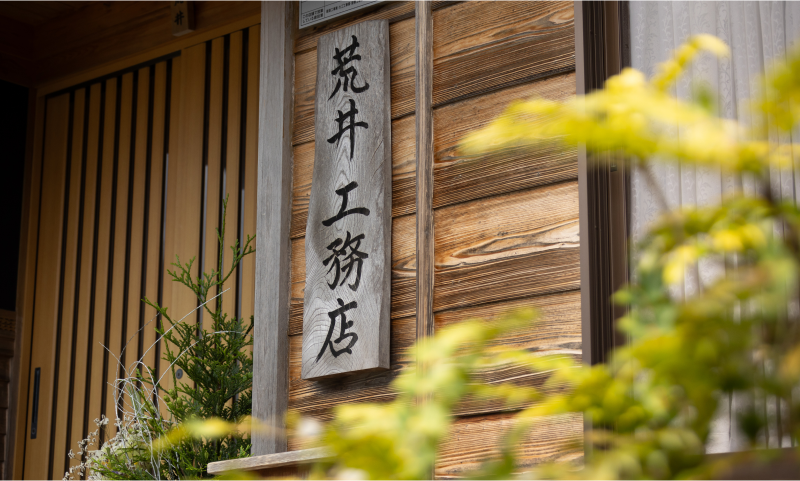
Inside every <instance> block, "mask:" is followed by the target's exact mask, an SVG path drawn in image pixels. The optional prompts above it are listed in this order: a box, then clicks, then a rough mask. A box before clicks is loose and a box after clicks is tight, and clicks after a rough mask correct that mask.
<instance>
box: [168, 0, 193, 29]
mask: <svg viewBox="0 0 800 481" xmlns="http://www.w3.org/2000/svg"><path fill="white" fill-rule="evenodd" d="M169 12H170V13H169V19H170V24H171V25H172V35H174V36H176V37H180V36H181V35H184V34H187V33H189V32H193V31H194V2H188V1H187V2H184V1H171V2H169Z"/></svg>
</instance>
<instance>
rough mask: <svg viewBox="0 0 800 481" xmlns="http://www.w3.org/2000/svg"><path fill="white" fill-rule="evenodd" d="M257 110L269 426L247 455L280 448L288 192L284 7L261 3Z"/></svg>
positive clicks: (287, 24)
mask: <svg viewBox="0 0 800 481" xmlns="http://www.w3.org/2000/svg"><path fill="white" fill-rule="evenodd" d="M261 13H262V19H261V32H262V34H261V69H260V72H261V73H260V96H259V109H258V112H259V114H258V119H259V122H258V131H259V135H258V194H257V209H258V210H257V212H258V224H257V237H256V288H255V292H256V299H255V328H254V332H253V338H254V347H253V363H254V370H255V372H257V373H258V375H257V376H254V378H253V415H254V416H255V417H257V418H259V419H261V420H262V421H265V422H266V423H268V424H269V425H271V426H273V427H274V428H275V429H274V430H273V431H272V432H270V433H262V434H259V435H256V436H253V447H252V454H253V455H256V456H258V455H262V454H272V453H276V452H282V451H285V450H286V438H285V437H284V436H283V435H282V431H283V418H284V416H285V413H286V402H287V401H286V400H287V391H288V385H287V384H288V377H289V376H288V353H287V345H286V344H287V343H286V337H287V335H288V326H289V255H290V254H289V252H290V251H289V248H290V245H289V220H290V218H291V189H292V145H291V132H290V131H291V127H292V83H293V81H292V77H293V75H292V74H293V72H292V68H291V64H292V59H293V55H292V38H293V28H292V27H293V22H295V21H296V14H295V11H294V5H293V4H292V3H291V2H263V3H262V9H261Z"/></svg>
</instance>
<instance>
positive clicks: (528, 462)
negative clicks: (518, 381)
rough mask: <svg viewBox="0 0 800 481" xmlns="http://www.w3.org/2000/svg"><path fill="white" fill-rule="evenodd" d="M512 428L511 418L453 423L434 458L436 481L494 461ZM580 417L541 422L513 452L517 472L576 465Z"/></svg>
mask: <svg viewBox="0 0 800 481" xmlns="http://www.w3.org/2000/svg"><path fill="white" fill-rule="evenodd" d="M513 425H514V415H512V414H492V415H486V416H476V417H470V418H465V419H459V420H457V421H456V422H455V423H454V425H453V428H452V429H451V431H450V435H449V436H448V438H447V439H446V440H445V441H444V442H443V443H442V444H441V445H440V447H439V452H438V453H437V458H436V469H435V473H434V476H435V478H436V479H458V478H463V477H466V476H468V475H470V473H474V472H475V471H476V470H478V469H480V467H481V464H482V463H484V462H486V461H489V460H492V459H497V458H498V456H499V447H500V443H501V442H502V439H503V436H504V435H505V434H506V433H507V432H508V430H509V429H510V428H511V427H513ZM582 436H583V417H582V416H581V415H580V414H566V415H560V416H552V417H546V418H542V419H541V421H540V422H539V423H538V424H537V425H536V426H535V427H534V428H533V429H532V430H531V431H530V432H529V434H528V435H527V436H526V437H525V438H524V440H523V441H522V443H521V444H520V446H519V450H518V451H517V456H518V457H517V463H518V464H517V466H518V472H520V473H522V472H525V471H528V470H530V469H531V468H533V467H535V466H537V465H539V464H542V463H544V462H579V461H580V460H581V459H582V458H583V447H582V445H580V444H577V443H578V442H579V441H580V438H581V437H582Z"/></svg>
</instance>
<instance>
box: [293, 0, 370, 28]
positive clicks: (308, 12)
mask: <svg viewBox="0 0 800 481" xmlns="http://www.w3.org/2000/svg"><path fill="white" fill-rule="evenodd" d="M382 1H383V0H361V1H357V0H350V1H344V2H341V1H340V2H325V1H323V2H320V1H314V2H311V1H305V0H300V28H305V27H310V26H311V25H314V24H317V23H320V22H324V21H326V20H330V19H332V18H336V17H339V16H341V15H344V14H346V13H350V12H355V11H356V10H361V9H362V8H366V7H369V6H371V5H375V4H376V3H381V2H382Z"/></svg>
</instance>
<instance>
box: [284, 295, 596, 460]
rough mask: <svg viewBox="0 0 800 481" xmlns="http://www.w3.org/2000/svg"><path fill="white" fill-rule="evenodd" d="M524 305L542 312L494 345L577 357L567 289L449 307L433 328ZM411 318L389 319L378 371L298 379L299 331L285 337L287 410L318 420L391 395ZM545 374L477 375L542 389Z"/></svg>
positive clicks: (483, 408)
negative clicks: (387, 348) (384, 366)
mask: <svg viewBox="0 0 800 481" xmlns="http://www.w3.org/2000/svg"><path fill="white" fill-rule="evenodd" d="M525 307H536V308H537V309H539V311H540V313H541V317H540V318H539V320H538V321H537V323H536V325H535V328H534V329H521V330H519V331H514V332H510V333H508V334H507V335H506V336H504V337H502V338H500V339H498V341H497V345H499V346H506V347H508V348H509V349H529V350H533V351H537V352H540V353H541V354H542V355H545V354H548V355H550V354H563V355H566V356H570V357H572V358H573V359H575V360H577V361H580V348H581V331H580V293H579V292H578V291H571V292H566V293H561V294H556V295H551V296H541V297H535V298H525V299H517V300H514V301H510V302H500V303H494V304H484V305H481V306H476V307H470V308H465V309H454V310H450V311H444V312H441V313H437V314H436V315H435V316H434V319H435V322H436V330H437V331H438V330H440V329H442V328H444V327H446V326H449V325H452V324H455V323H458V322H461V321H464V320H467V319H475V318H479V319H485V320H486V322H492V321H493V319H495V318H497V317H498V316H501V315H503V314H504V313H506V312H510V311H513V310H515V309H520V308H525ZM415 326H416V321H415V318H413V317H406V318H401V319H395V320H393V322H392V351H391V370H390V371H388V372H383V373H368V374H363V375H358V374H357V375H353V376H348V377H346V378H343V379H339V380H326V381H303V380H302V379H300V364H301V358H300V356H301V351H300V350H301V345H302V336H301V335H300V334H301V333H297V334H295V335H292V336H290V337H289V378H290V379H289V409H292V410H295V411H297V412H299V413H301V414H302V415H304V416H312V417H314V418H316V419H319V420H323V421H324V420H328V419H330V418H331V409H332V408H333V407H334V406H336V405H339V404H343V403H351V402H383V401H390V400H392V399H393V398H394V393H393V392H392V390H391V387H390V383H391V382H392V380H394V378H395V377H396V376H397V375H398V374H399V373H400V372H401V371H402V370H404V369H406V368H407V367H408V366H409V365H410V364H409V363H410V362H411V361H412V360H413V359H411V358H410V356H409V355H408V353H407V349H408V348H409V347H411V346H412V345H413V343H414V340H415V337H416V328H415ZM548 377H549V374H546V373H545V374H533V373H530V372H528V371H525V370H524V369H522V368H514V369H510V368H507V367H502V366H501V367H497V368H492V369H487V370H486V371H483V372H481V373H479V378H480V379H483V380H485V381H487V382H495V383H499V382H513V383H515V384H517V385H524V386H531V387H542V386H543V384H544V381H545V380H547V378H548ZM560 389H561V387H560V386H549V387H547V388H546V390H545V392H548V393H552V392H557V391H559V390H560ZM520 407H523V406H522V405H515V406H505V405H502V404H501V403H498V402H486V401H478V400H475V399H465V400H464V401H463V402H461V403H460V404H459V405H457V406H456V408H455V409H454V414H456V415H458V416H465V415H476V414H487V413H492V412H497V411H500V410H514V409H519V408H520ZM304 447H308V446H307V445H305V444H304V443H303V440H301V439H297V438H294V439H293V438H292V437H291V436H290V437H289V449H301V448H304Z"/></svg>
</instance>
